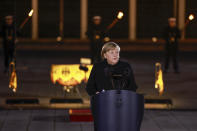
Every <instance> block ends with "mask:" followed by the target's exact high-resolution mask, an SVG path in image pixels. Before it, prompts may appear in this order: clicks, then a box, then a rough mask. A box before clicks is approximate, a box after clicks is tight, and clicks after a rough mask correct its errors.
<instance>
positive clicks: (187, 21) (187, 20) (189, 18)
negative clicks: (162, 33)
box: [185, 14, 195, 27]
mask: <svg viewBox="0 0 197 131" xmlns="http://www.w3.org/2000/svg"><path fill="white" fill-rule="evenodd" d="M194 18H195V17H194V14H190V15H189V16H188V18H187V19H186V21H185V27H186V26H187V25H188V24H189V22H190V21H192V20H194Z"/></svg>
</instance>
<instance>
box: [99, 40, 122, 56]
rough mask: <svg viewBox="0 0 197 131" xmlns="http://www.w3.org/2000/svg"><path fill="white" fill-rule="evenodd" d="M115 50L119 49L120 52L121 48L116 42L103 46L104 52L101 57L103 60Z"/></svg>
mask: <svg viewBox="0 0 197 131" xmlns="http://www.w3.org/2000/svg"><path fill="white" fill-rule="evenodd" d="M115 48H118V50H119V51H120V46H119V45H118V44H116V43H115V42H107V43H105V44H104V45H103V47H102V50H101V57H102V59H105V58H104V54H105V53H106V52H108V51H109V50H113V49H115Z"/></svg>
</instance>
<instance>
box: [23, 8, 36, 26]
mask: <svg viewBox="0 0 197 131" xmlns="http://www.w3.org/2000/svg"><path fill="white" fill-rule="evenodd" d="M33 12H34V10H33V9H32V10H31V11H30V12H29V14H28V16H27V17H26V18H25V20H24V21H23V22H22V24H21V25H20V27H19V28H20V29H22V28H23V27H24V25H25V24H26V23H27V21H28V20H29V19H30V18H31V17H32V15H33Z"/></svg>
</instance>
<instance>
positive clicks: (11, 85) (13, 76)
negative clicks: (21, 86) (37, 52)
mask: <svg viewBox="0 0 197 131" xmlns="http://www.w3.org/2000/svg"><path fill="white" fill-rule="evenodd" d="M10 72H11V75H10V79H9V88H11V89H12V91H13V92H16V89H17V75H16V70H15V63H14V62H11V63H10Z"/></svg>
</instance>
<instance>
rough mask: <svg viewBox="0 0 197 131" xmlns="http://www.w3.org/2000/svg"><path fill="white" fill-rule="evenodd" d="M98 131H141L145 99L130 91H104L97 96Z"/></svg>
mask: <svg viewBox="0 0 197 131" xmlns="http://www.w3.org/2000/svg"><path fill="white" fill-rule="evenodd" d="M94 102H95V113H96V114H95V118H94V119H95V121H96V123H97V124H96V127H97V131H140V126H141V122H142V119H143V114H144V97H143V95H140V94H137V93H135V92H132V91H128V90H108V91H102V92H100V93H99V94H98V95H96V96H95V101H94Z"/></svg>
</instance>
